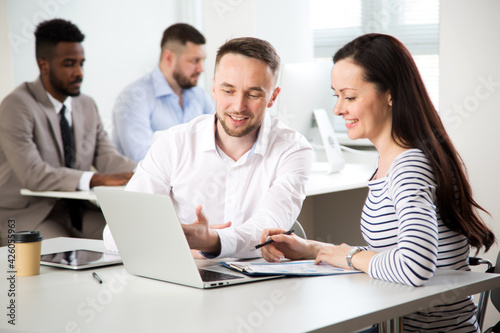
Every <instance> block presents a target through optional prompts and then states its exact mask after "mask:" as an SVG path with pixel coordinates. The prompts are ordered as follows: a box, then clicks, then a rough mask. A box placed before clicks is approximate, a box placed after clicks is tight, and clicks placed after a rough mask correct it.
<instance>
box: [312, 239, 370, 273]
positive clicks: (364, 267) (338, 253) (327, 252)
mask: <svg viewBox="0 0 500 333" xmlns="http://www.w3.org/2000/svg"><path fill="white" fill-rule="evenodd" d="M352 249H353V247H352V246H349V245H347V244H341V245H338V246H335V245H326V246H323V247H322V248H321V249H320V250H319V251H318V255H317V256H316V260H315V261H314V263H315V264H317V265H318V264H319V263H321V262H326V263H328V264H330V265H332V266H337V267H340V268H343V269H351V268H350V267H349V266H348V265H347V260H346V255H347V252H349V251H350V250H352ZM375 254H376V252H374V251H361V252H358V253H356V254H355V255H354V256H352V258H351V264H352V265H353V266H354V267H355V268H356V269H358V270H360V271H363V272H365V273H368V270H369V267H370V260H371V259H372V257H373V256H374V255H375Z"/></svg>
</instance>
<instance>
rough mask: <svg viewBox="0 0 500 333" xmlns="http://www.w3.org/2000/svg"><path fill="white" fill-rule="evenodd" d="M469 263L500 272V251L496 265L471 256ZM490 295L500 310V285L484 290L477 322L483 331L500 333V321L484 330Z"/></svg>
mask: <svg viewBox="0 0 500 333" xmlns="http://www.w3.org/2000/svg"><path fill="white" fill-rule="evenodd" d="M469 265H470V266H478V265H487V266H488V269H487V270H486V273H497V274H500V252H499V253H498V256H497V261H496V263H495V266H493V264H492V263H491V261H489V260H488V259H482V258H478V257H470V258H469ZM488 296H490V298H491V303H492V304H493V306H494V307H495V308H496V309H497V310H498V311H500V287H499V288H496V289H492V290H491V291H490V290H487V291H485V292H482V293H481V295H480V296H479V302H478V303H477V313H476V318H477V322H478V325H479V328H480V329H481V331H482V332H484V333H490V332H493V333H500V321H498V323H497V324H496V325H495V326H492V327H489V328H488V329H486V330H485V331H483V322H484V316H485V315H486V306H487V304H488Z"/></svg>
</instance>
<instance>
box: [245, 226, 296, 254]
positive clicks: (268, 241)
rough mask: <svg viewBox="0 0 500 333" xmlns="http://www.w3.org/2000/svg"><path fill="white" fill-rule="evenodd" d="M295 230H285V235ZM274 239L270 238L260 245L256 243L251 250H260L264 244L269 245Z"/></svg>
mask: <svg viewBox="0 0 500 333" xmlns="http://www.w3.org/2000/svg"><path fill="white" fill-rule="evenodd" d="M294 231H295V230H293V229H291V230H288V231H287V232H284V233H283V235H291V234H292V233H293V232H294ZM273 242H274V240H273V239H272V238H271V239H268V240H267V241H265V242H264V243H262V244H258V245H255V247H254V248H252V249H251V250H250V251H255V250H258V249H260V248H261V247H263V246H266V245H269V244H271V243H273Z"/></svg>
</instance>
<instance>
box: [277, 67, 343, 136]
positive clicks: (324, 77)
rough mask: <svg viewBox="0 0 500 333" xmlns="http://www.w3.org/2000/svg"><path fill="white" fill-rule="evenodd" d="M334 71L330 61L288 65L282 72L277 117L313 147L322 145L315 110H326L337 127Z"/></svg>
mask: <svg viewBox="0 0 500 333" xmlns="http://www.w3.org/2000/svg"><path fill="white" fill-rule="evenodd" d="M332 67H333V62H332V61H331V60H330V61H313V62H305V63H293V64H285V65H283V67H282V69H281V79H280V85H279V86H280V87H281V93H280V94H279V95H278V101H277V110H276V114H277V116H278V117H279V118H280V119H281V120H282V121H283V122H284V123H285V124H287V125H288V126H290V127H291V128H293V129H294V130H296V131H298V132H299V133H301V134H302V135H304V136H305V137H306V138H307V139H308V140H309V141H310V142H311V143H313V144H319V145H322V142H321V137H320V135H319V131H318V126H317V124H316V121H315V119H314V114H313V111H314V110H315V109H324V110H325V111H326V112H327V114H328V118H329V119H330V122H331V124H332V126H333V124H334V123H335V119H334V118H336V117H335V116H334V115H333V107H334V106H335V98H334V97H333V90H332V88H331V87H332V82H331V81H332V79H331V71H332ZM334 128H335V127H334Z"/></svg>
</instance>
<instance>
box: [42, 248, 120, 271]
mask: <svg viewBox="0 0 500 333" xmlns="http://www.w3.org/2000/svg"><path fill="white" fill-rule="evenodd" d="M121 263H122V258H121V257H120V255H119V254H118V253H107V252H100V251H92V250H83V249H81V250H73V251H65V252H55V253H48V254H42V256H41V259H40V264H41V265H46V266H54V267H62V268H68V269H86V268H94V267H101V266H109V265H117V264H121Z"/></svg>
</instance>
